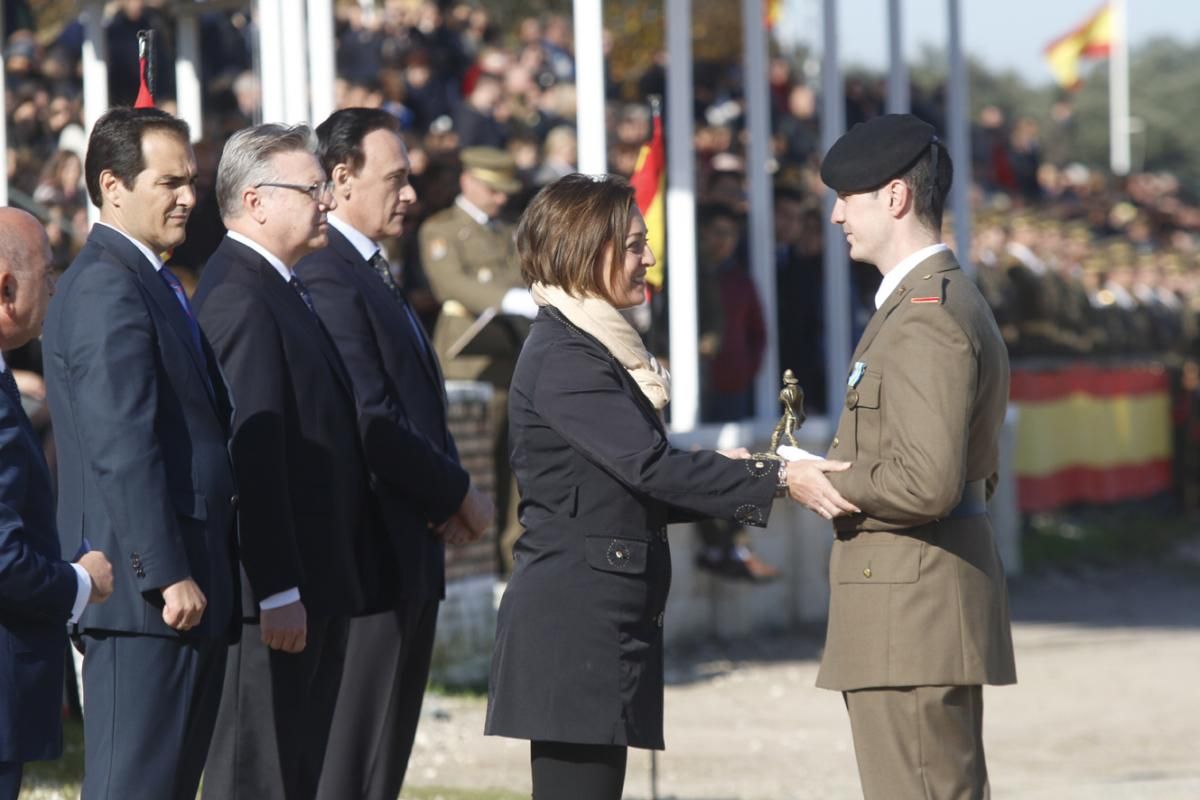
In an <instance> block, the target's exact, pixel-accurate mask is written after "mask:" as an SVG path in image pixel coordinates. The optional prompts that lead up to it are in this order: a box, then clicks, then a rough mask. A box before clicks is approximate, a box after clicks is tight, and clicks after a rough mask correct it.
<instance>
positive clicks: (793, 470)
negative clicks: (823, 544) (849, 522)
mask: <svg viewBox="0 0 1200 800" xmlns="http://www.w3.org/2000/svg"><path fill="white" fill-rule="evenodd" d="M717 452H719V453H720V454H721V455H723V456H725V457H726V458H750V457H751V455H750V452H749V451H748V450H746V448H744V447H739V448H737V449H736V450H719V451H717ZM778 453H779V457H780V458H781V459H782V460H783V461H784V463H786V464H787V468H786V470H785V471H784V475H781V476H780V478H781V480H780V484H779V488H780V489H781V490H783V489H784V488H786V490H787V495H788V497H790V498H791V499H792V500H795V501H796V502H797V503H799V504H800V505H802V506H804V507H805V508H807V509H808V510H809V511H812V512H814V513H816V514H820V515H821V516H822V517H824V518H825V519H830V520H831V519H834V518H835V517H844V516H846V515H848V514H858V513H859V512H860V511H861V509H859V507H858V506H856V505H854V504H853V503H851V502H850V501H849V500H847V499H846V498H844V497H842V494H841V492H839V491H838V490H837V489H835V488H833V484H832V483H830V481H829V477H828V473H830V472H845V471H846V470H848V469H850V462H849V461H830V460H829V459H825V458H821V457H820V456H816V455H813V454H812V453H810V452H808V451H807V450H801V449H800V448H798V447H789V446H787V445H784V446H782V447H780V448H779V450H778ZM785 479H786V483H785Z"/></svg>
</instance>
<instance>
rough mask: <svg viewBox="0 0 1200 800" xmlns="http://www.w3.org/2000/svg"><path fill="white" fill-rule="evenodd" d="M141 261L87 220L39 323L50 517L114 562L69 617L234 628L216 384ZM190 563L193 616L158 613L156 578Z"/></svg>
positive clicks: (73, 546)
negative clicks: (185, 621)
mask: <svg viewBox="0 0 1200 800" xmlns="http://www.w3.org/2000/svg"><path fill="white" fill-rule="evenodd" d="M201 345H202V347H203V352H200V351H197V350H196V346H195V344H194V343H193V339H192V334H191V329H190V328H189V326H188V320H187V315H186V312H184V310H183V307H182V306H181V305H180V304H179V301H178V299H176V297H175V295H174V293H172V291H171V289H170V288H169V287H168V286H167V284H166V283H165V282H164V281H163V279H162V276H161V275H159V274H158V273H157V272H155V270H154V267H153V265H151V263H150V262H149V261H148V260H147V259H146V258H145V256H143V255H142V254H141V252H140V251H139V250H138V249H137V247H135V246H134V245H133V243H132V242H130V241H129V240H128V239H126V238H125V237H124V236H122V235H121V234H120V233H118V232H117V231H115V230H112V229H111V228H108V227H106V226H104V225H95V226H93V227H92V232H91V235H90V236H88V241H87V244H86V245H84V248H83V250H81V251H80V253H79V255H78V256H77V257H76V258H75V261H74V262H73V263H72V264H71V266H70V268H68V269H67V271H66V273H65V274H64V275H63V276H62V278H60V279H59V281H58V285H57V287H56V289H55V292H54V297H53V298H52V299H51V301H50V309H49V311H48V312H47V315H46V324H45V327H44V332H43V354H44V355H43V359H44V367H45V372H46V394H47V398H48V400H49V403H50V415H51V418H52V419H53V420H54V441H55V447H56V449H57V454H58V530H59V535H60V537H61V540H62V549H63V552H65V553H69V554H70V553H75V552H77V551H78V550H79V549H80V545H81V543H83V542H84V541H86V544H87V546H89V547H90V548H92V549H96V550H100V551H102V552H103V553H104V554H105V555H107V556H108V559H109V561H111V562H112V565H113V583H114V588H113V594H112V597H110V598H109V599H108V601H107V602H105V603H102V604H100V605H92V606H88V608H87V610H85V611H84V613H83V616H82V618H81V619H80V621H79V624H78V629H79V630H88V629H97V630H110V631H125V632H130V633H142V634H153V635H156V636H179V637H182V638H191V637H226V636H230V635H233V636H236V634H237V632H238V631H240V629H241V626H240V625H237V624H236V620H237V614H236V608H237V591H238V584H237V580H236V579H235V575H236V574H237V571H236V570H237V567H236V548H235V546H234V506H235V504H236V499H235V497H234V492H235V484H234V477H233V467H232V465H231V463H230V457H229V449H228V447H229V430H230V428H229V425H230V418H231V414H232V410H231V405H230V401H229V396H228V394H227V392H226V386H225V382H224V379H223V377H222V375H221V372H220V368H219V367H218V366H217V362H216V358H215V357H214V355H213V353H212V350H211V349H210V348H209V346H208V342H207V341H206V340H204V339H203V336H201ZM189 576H190V577H191V578H192V579H193V580H195V581H196V583H197V584H198V585H199V587H200V590H201V591H202V592H204V596H205V598H206V599H207V600H208V606H207V608H206V609H205V611H204V616H203V617H202V618H201V620H200V624H199V625H197V626H196V627H195V628H193V629H192V630H190V631H187V632H183V633H180V632H178V631H175V630H172V629H171V628H169V627H168V626H167V625H166V624H165V623H164V622H163V621H162V607H163V599H162V594H161V592H160V590H161V589H162V587H164V586H168V585H170V584H172V583H175V582H177V581H180V580H182V579H184V578H186V577H189Z"/></svg>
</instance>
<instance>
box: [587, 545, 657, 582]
mask: <svg viewBox="0 0 1200 800" xmlns="http://www.w3.org/2000/svg"><path fill="white" fill-rule="evenodd" d="M648 548H649V544H648V543H647V542H639V541H638V540H637V539H624V538H621V537H617V536H586V537H584V555H585V556H586V557H587V562H588V565H589V566H591V568H592V569H598V570H601V571H602V572H623V573H626V574H629V575H641V574H642V573H644V572H645V571H646V552H647V549H648Z"/></svg>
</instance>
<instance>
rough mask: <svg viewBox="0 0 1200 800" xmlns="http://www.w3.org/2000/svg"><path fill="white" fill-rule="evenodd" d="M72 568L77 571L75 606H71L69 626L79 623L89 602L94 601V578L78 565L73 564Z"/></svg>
mask: <svg viewBox="0 0 1200 800" xmlns="http://www.w3.org/2000/svg"><path fill="white" fill-rule="evenodd" d="M71 568H72V569H74V570H75V581H76V587H77V588H76V589H75V605H73V606H71V618H70V619H68V620H67V622H68V623H69V624H71V623H76V622H79V615H80V614H82V613H83V609H85V608H87V604H88V600H90V599H92V576H91V575H88V571H87V570H86V569H84V568H83V567H81V566H79V565H78V564H72V565H71Z"/></svg>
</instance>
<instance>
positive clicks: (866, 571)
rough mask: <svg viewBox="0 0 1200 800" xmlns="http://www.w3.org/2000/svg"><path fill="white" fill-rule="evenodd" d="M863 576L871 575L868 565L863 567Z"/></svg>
mask: <svg viewBox="0 0 1200 800" xmlns="http://www.w3.org/2000/svg"><path fill="white" fill-rule="evenodd" d="M863 577H864V578H869V577H871V568H870V567H865V568H863Z"/></svg>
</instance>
